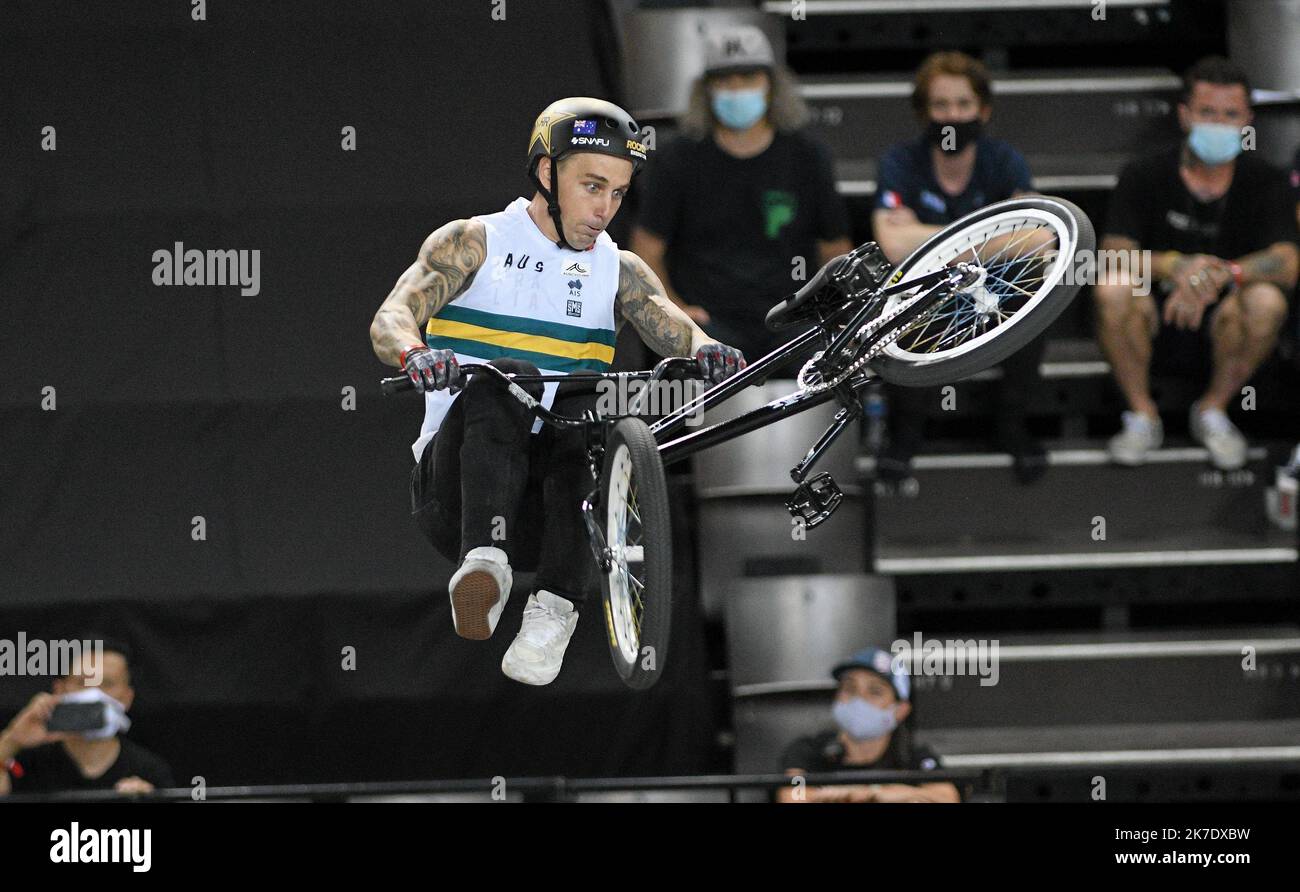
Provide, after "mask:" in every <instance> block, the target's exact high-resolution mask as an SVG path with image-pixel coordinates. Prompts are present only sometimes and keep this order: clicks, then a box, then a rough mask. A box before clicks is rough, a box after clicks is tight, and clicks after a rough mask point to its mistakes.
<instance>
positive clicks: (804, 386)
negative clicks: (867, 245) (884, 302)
mask: <svg viewBox="0 0 1300 892" xmlns="http://www.w3.org/2000/svg"><path fill="white" fill-rule="evenodd" d="M911 306H912V301H910V300H909V301H904V302H902V303H901V304H900V305H899V307H898V309H896V310H894V311H893V312H892V313H890V314H889V315H888V316H877V317H876V318H875V319H872V320H871V321H870V322H868V323H866V324H864V325H863V326H862V327H861V328H859V329H858V334H857V337H856V340H857V341H858V343H861V342H862V341H863V340H864V339H865V338H866V337H868V336H869V335H871V334H874V333H875V332H876V331H878V330H879V329H880V328H882V327H884V326H885V325H887V324H889V323H890V322H893V321H894V320H895V319H896V318H898V317H899V316H901V315H902V314H903V313H904V312H906V311H907V309H908V308H909V307H911ZM909 327H910V326H901V327H899V328H898V329H897V330H896V331H891V332H888V333H887V334H886V335H885V336H884V337H882V338H881V339H880V340H879V341H877V342H876V343H874V344H872V345H871V349H870V350H868V351H867V352H866V354H865V355H863V356H860V357H859V358H857V359H855V360H854V361H853V362H851V363H849V366H848V368H846V369H845V370H844V371H842V372H841V373H840V374H839V375H838V376H836V377H835V378H834V379H833V380H831V381H822V382H819V383H810V382H809V381H808V376H809V374H811V373H812V372H814V371H816V369H814V368H813V365H814V363H816V362H817V360H819V359H821V358H822V354H823V353H824V352H825V351H824V350H818V351H817V352H816V353H814V354H813V355H812V358H811V359H809V360H808V361H807V362H805V363H804V364H803V368H801V369H799V375H798V377H797V378H796V379H795V380H796V383H797V384H798V385H799V389H800V390H801V391H804V392H805V393H820V392H821V391H823V390H831V389H832V388H835V387H839V386H840V385H841V384H843V383H844V382H845V381H847V380H848V379H849V378H851V377H853V375H854V374H855V373H856V372H857V371H858V370H859V369H861V368H862V367H863V366H864V365H866V364H867V363H868V362H870V361H871V360H873V359H875V358H876V357H877V356H879V355H880V353H881V351H883V350H884V349H885V348H886V347H888V346H889V345H890V344H892V343H893V342H894V341H896V340H898V338H899V336H900V335H902V333H903V332H904V331H905V330H906V329H907V328H909Z"/></svg>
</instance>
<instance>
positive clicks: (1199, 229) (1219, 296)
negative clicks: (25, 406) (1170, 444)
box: [1093, 57, 1300, 470]
mask: <svg viewBox="0 0 1300 892" xmlns="http://www.w3.org/2000/svg"><path fill="white" fill-rule="evenodd" d="M1178 120H1179V123H1180V124H1181V125H1182V128H1183V131H1184V132H1185V133H1186V134H1187V136H1186V139H1184V141H1183V142H1182V143H1181V144H1180V145H1178V146H1177V147H1175V148H1173V149H1167V150H1163V151H1160V152H1157V153H1154V154H1152V155H1148V156H1146V157H1143V158H1140V159H1138V160H1136V161H1134V162H1132V163H1130V164H1129V165H1128V166H1127V167H1126V168H1124V170H1123V172H1122V173H1121V174H1120V178H1119V183H1118V185H1117V186H1116V187H1115V192H1114V194H1113V195H1112V197H1111V208H1110V218H1109V220H1108V222H1107V226H1106V235H1105V237H1104V238H1103V239H1102V250H1103V251H1137V250H1139V249H1140V250H1142V251H1150V252H1152V255H1151V264H1150V276H1146V277H1142V278H1145V279H1148V280H1149V281H1153V282H1154V283H1155V284H1156V286H1157V287H1156V290H1157V292H1158V293H1157V295H1156V296H1154V297H1153V296H1152V295H1151V294H1149V293H1145V292H1144V291H1143V290H1142V289H1141V288H1138V287H1136V285H1135V277H1133V276H1130V275H1119V276H1116V277H1115V278H1114V280H1113V281H1108V282H1101V281H1099V282H1098V284H1097V285H1096V286H1095V287H1094V289H1093V295H1094V297H1095V299H1096V304H1097V327H1098V339H1099V340H1100V342H1101V347H1102V350H1103V351H1104V352H1105V354H1106V358H1107V359H1108V360H1109V361H1110V365H1111V370H1112V371H1113V373H1114V375H1115V380H1116V382H1117V383H1118V384H1119V388H1120V390H1121V391H1122V392H1123V394H1124V398H1125V400H1126V401H1127V402H1128V405H1129V411H1127V412H1125V413H1124V415H1123V430H1122V431H1121V432H1120V433H1119V434H1117V435H1116V436H1115V437H1113V438H1112V439H1111V441H1110V444H1109V449H1110V455H1111V458H1112V459H1113V460H1114V461H1115V462H1117V463H1119V464H1124V465H1136V464H1141V463H1142V462H1143V461H1144V460H1145V459H1146V457H1147V453H1148V452H1150V451H1151V450H1153V449H1156V448H1158V447H1159V446H1160V444H1161V442H1162V440H1163V436H1164V431H1163V426H1162V425H1161V421H1160V415H1159V412H1158V410H1157V407H1156V403H1155V401H1154V400H1153V399H1152V397H1151V388H1150V369H1151V365H1152V357H1153V355H1154V357H1155V358H1156V360H1157V361H1160V362H1161V364H1162V365H1166V366H1169V367H1170V368H1171V370H1177V371H1181V372H1183V373H1188V372H1189V371H1191V370H1192V369H1195V368H1196V364H1198V363H1199V364H1203V361H1204V357H1205V356H1206V355H1207V354H1209V355H1210V356H1212V368H1211V375H1210V379H1209V385H1208V387H1207V389H1206V390H1205V392H1204V394H1203V395H1202V396H1201V398H1200V399H1199V400H1197V401H1196V402H1195V403H1193V404H1192V407H1191V413H1190V419H1189V426H1190V429H1191V433H1192V436H1193V437H1194V438H1195V439H1196V440H1197V441H1198V442H1200V443H1202V444H1203V445H1204V446H1205V447H1206V448H1207V449H1208V450H1209V452H1210V456H1211V459H1212V460H1213V462H1214V464H1215V465H1216V466H1217V467H1219V468H1221V469H1223V470H1231V469H1233V468H1240V467H1241V466H1243V465H1244V464H1245V463H1246V439H1245V437H1243V436H1242V434H1241V432H1240V431H1239V430H1237V428H1236V426H1235V425H1234V424H1233V423H1232V422H1231V421H1230V420H1229V419H1228V416H1227V409H1228V406H1229V404H1230V403H1232V402H1235V401H1236V399H1237V398H1239V397H1240V395H1241V390H1242V387H1243V385H1245V384H1246V382H1247V381H1249V380H1250V377H1251V375H1252V374H1254V372H1255V370H1256V369H1257V368H1258V367H1259V365H1260V363H1262V362H1263V361H1264V360H1265V359H1266V358H1267V357H1268V355H1269V354H1270V353H1271V352H1272V350H1273V347H1274V345H1275V343H1276V341H1277V336H1278V332H1279V331H1280V330H1281V328H1282V325H1283V323H1284V321H1285V319H1286V315H1287V299H1288V294H1289V293H1290V292H1291V290H1292V289H1293V288H1294V287H1295V283H1296V270H1297V265H1298V263H1300V250H1298V249H1297V234H1296V207H1295V198H1294V193H1293V192H1292V191H1291V189H1290V187H1289V185H1288V183H1287V179H1286V176H1285V175H1284V174H1283V173H1282V172H1281V171H1279V170H1276V169H1275V168H1273V167H1272V166H1270V165H1269V164H1267V163H1266V162H1264V161H1263V160H1262V159H1259V158H1257V157H1255V155H1254V153H1252V152H1243V151H1242V148H1243V145H1242V143H1243V134H1244V133H1248V132H1249V131H1244V130H1243V128H1245V127H1246V126H1247V125H1249V124H1250V122H1251V112H1250V85H1249V83H1248V82H1247V80H1246V76H1245V74H1244V73H1242V71H1241V70H1240V69H1239V68H1237V67H1236V66H1235V65H1233V64H1232V63H1230V62H1229V61H1228V60H1227V59H1223V58H1219V57H1209V58H1206V59H1202V60H1201V61H1200V62H1197V63H1196V64H1195V65H1194V66H1192V68H1191V69H1190V70H1189V71H1188V73H1187V75H1186V77H1185V79H1184V92H1183V100H1182V102H1180V103H1179V105H1178ZM1153 341H1154V346H1153ZM1178 360H1182V362H1181V363H1179V362H1178ZM1189 360H1190V361H1191V362H1189ZM1179 365H1181V368H1179V367H1178V366H1179ZM1197 370H1199V369H1197Z"/></svg>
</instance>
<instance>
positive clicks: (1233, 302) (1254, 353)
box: [1198, 282, 1287, 411]
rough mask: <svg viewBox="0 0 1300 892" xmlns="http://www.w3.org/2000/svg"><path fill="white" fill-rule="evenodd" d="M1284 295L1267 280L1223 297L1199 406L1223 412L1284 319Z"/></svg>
mask: <svg viewBox="0 0 1300 892" xmlns="http://www.w3.org/2000/svg"><path fill="white" fill-rule="evenodd" d="M1286 312H1287V306H1286V298H1285V297H1283V296H1282V291H1281V290H1280V289H1279V288H1278V287H1277V286H1276V285H1274V284H1272V283H1270V282H1255V283H1253V284H1250V285H1247V286H1246V287H1245V288H1244V289H1242V290H1241V292H1240V293H1238V294H1234V295H1230V296H1229V297H1226V298H1224V299H1223V300H1222V301H1221V303H1220V305H1219V306H1218V307H1217V308H1216V310H1215V313H1214V319H1213V321H1212V322H1211V326H1212V327H1211V329H1210V337H1211V339H1212V341H1213V343H1214V373H1213V375H1212V377H1211V378H1210V386H1209V389H1208V390H1206V392H1205V395H1204V396H1203V397H1201V399H1200V401H1199V403H1198V405H1199V406H1200V408H1201V409H1218V410H1220V411H1225V410H1226V409H1227V407H1228V403H1229V402H1231V401H1232V400H1234V399H1236V398H1238V397H1240V395H1241V388H1242V387H1243V386H1244V385H1245V384H1246V382H1247V381H1249V380H1250V376H1251V375H1253V374H1254V373H1255V370H1256V369H1257V368H1259V366H1260V363H1262V362H1263V361H1264V360H1265V359H1267V358H1268V356H1269V354H1270V353H1272V352H1273V347H1274V345H1275V344H1276V343H1277V337H1278V333H1279V332H1280V331H1281V330H1282V325H1283V323H1284V322H1285V320H1286Z"/></svg>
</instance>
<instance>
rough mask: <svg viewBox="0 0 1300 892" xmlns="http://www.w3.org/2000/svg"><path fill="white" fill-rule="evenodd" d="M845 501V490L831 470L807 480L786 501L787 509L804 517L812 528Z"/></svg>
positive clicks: (801, 517)
mask: <svg viewBox="0 0 1300 892" xmlns="http://www.w3.org/2000/svg"><path fill="white" fill-rule="evenodd" d="M842 501H844V492H843V490H841V489H840V487H839V485H838V484H837V483H836V482H835V478H833V477H832V476H831V475H830V472H829V471H822V472H821V473H820V474H818V475H817V476H815V477H813V478H811V479H809V480H805V481H804V482H803V483H800V484H799V486H798V487H797V488H796V489H795V491H794V495H792V496H790V498H789V500H787V501H786V503H785V507H786V510H787V511H789V512H790V515H791V516H792V517H795V518H797V519H802V520H803V523H804V526H805V527H806V528H808V529H812V528H813V527H815V526H817V525H818V524H819V523H822V522H823V521H825V520H826V518H828V517H830V516H831V515H832V514H833V513H835V509H836V508H838V507H839V506H840V502H842Z"/></svg>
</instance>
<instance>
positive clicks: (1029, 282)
mask: <svg viewBox="0 0 1300 892" xmlns="http://www.w3.org/2000/svg"><path fill="white" fill-rule="evenodd" d="M1031 223H1032V224H1035V225H1033V226H1030V225H1029V224H1031ZM1048 231H1050V232H1051V233H1053V234H1054V235H1055V238H1056V246H1055V247H1052V248H1046V250H1041V252H1040V248H1041V247H1043V246H1037V247H1033V250H1026V249H1028V248H1030V247H1031V245H1032V241H1033V239H1034V238H1038V237H1041V234H1043V233H1046V232H1048ZM1017 232H1021V233H1022V234H1021V235H1015V236H1013V237H1012V238H1011V239H1010V241H1008V242H1007V244H1006V245H1005V246H1004V247H1002V248H1001V249H1000V250H998V251H996V252H995V253H993V254H992V255H990V256H988V257H983V256H981V255H980V251H979V248H980V247H981V246H983V245H987V244H988V242H989V240H990V239H992V238H995V237H997V236H1000V235H1012V234H1013V233H1017ZM1078 238H1079V236H1078V232H1076V231H1074V230H1073V227H1071V226H1070V225H1069V222H1068V218H1067V219H1063V218H1062V217H1061V216H1058V215H1057V214H1052V213H1049V212H1047V211H1044V210H1040V209H1038V208H1018V209H1015V210H1008V211H1003V212H1001V213H998V214H994V215H992V216H990V217H988V218H987V219H984V220H979V221H978V222H975V223H972V224H971V225H969V226H963V227H962V228H961V229H959V230H958V231H957V232H954V233H953V234H952V235H950V236H948V237H947V238H945V239H944V240H943V241H942V242H940V243H938V244H937V245H934V246H933V247H931V248H930V249H929V251H927V252H926V254H925V255H924V256H923V257H920V258H919V259H918V260H917V261H916V262H915V263H913V264H912V265H911V266H909V267H908V269H907V270H906V272H905V275H907V276H909V277H910V276H917V277H920V276H924V275H926V274H927V273H932V272H935V271H937V270H940V269H942V268H944V267H945V266H947V265H948V264H950V263H952V262H953V261H954V260H961V259H968V260H972V261H974V262H976V263H978V264H979V266H980V267H981V268H982V270H983V273H982V274H981V276H980V279H979V281H977V282H976V283H975V284H974V285H972V286H970V287H968V288H967V289H965V290H963V291H959V292H956V293H955V294H953V295H951V296H949V297H946V298H944V299H943V300H942V301H941V302H940V303H939V304H938V305H937V306H936V307H935V308H934V309H933V310H932V311H930V312H927V313H926V314H924V315H923V316H921V317H920V318H919V319H917V320H916V321H914V322H912V323H911V324H910V325H908V326H907V327H906V328H904V329H903V330H902V332H901V333H900V334H899V336H898V337H897V338H896V339H895V340H894V341H893V342H892V343H890V344H889V345H888V346H886V347H885V348H884V350H883V351H882V352H883V353H884V354H886V355H888V356H892V357H894V358H896V359H901V360H904V361H907V362H912V363H918V362H927V361H933V360H936V359H939V358H944V359H950V358H953V357H956V356H960V355H962V354H964V353H968V352H970V351H972V350H977V349H979V348H980V347H981V346H983V345H984V344H986V343H988V342H989V341H991V340H992V339H993V338H995V337H997V336H998V335H999V334H1000V333H1001V332H1002V331H1003V330H1004V329H1006V328H1007V327H1008V326H1011V325H1014V324H1015V323H1016V322H1017V321H1018V320H1020V319H1024V318H1027V317H1028V316H1029V311H1030V310H1032V309H1033V308H1034V307H1035V306H1037V305H1038V304H1039V303H1041V302H1042V301H1043V300H1044V299H1045V298H1046V297H1047V296H1048V295H1049V294H1051V293H1052V290H1053V289H1055V288H1056V286H1057V285H1058V284H1060V281H1061V279H1062V277H1063V276H1064V275H1065V270H1066V269H1067V268H1068V266H1069V264H1070V261H1071V259H1072V258H1073V257H1074V252H1075V249H1076V248H1077V247H1078ZM972 252H973V254H972ZM918 296H919V295H916V294H902V295H895V296H893V297H890V298H889V301H888V302H887V303H886V304H885V308H884V310H883V311H882V312H883V313H889V312H892V311H893V310H894V309H896V308H897V307H898V306H899V305H900V304H901V303H904V302H908V301H912V300H915V299H916V298H917V297H918Z"/></svg>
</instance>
